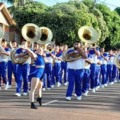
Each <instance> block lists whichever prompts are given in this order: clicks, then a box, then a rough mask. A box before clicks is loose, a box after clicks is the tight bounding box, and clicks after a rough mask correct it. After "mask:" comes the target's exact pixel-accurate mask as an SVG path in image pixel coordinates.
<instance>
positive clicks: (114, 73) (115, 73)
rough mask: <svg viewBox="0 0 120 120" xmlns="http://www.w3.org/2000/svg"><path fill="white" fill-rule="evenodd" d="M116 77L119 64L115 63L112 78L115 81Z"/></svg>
mask: <svg viewBox="0 0 120 120" xmlns="http://www.w3.org/2000/svg"><path fill="white" fill-rule="evenodd" d="M116 77H117V66H116V65H114V64H113V71H112V80H113V81H114V80H115V78H116Z"/></svg>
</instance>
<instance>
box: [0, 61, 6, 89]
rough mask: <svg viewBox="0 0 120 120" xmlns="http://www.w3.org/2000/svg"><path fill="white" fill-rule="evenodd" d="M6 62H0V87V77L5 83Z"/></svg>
mask: <svg viewBox="0 0 120 120" xmlns="http://www.w3.org/2000/svg"><path fill="white" fill-rule="evenodd" d="M6 73H7V62H1V63H0V87H1V77H2V78H3V83H4V84H7V78H6Z"/></svg>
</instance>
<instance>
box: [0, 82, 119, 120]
mask: <svg viewBox="0 0 120 120" xmlns="http://www.w3.org/2000/svg"><path fill="white" fill-rule="evenodd" d="M65 93H66V86H61V87H59V88H58V87H55V88H53V89H52V90H46V91H43V105H42V106H41V107H39V104H38V103H37V102H36V105H37V106H38V107H39V108H38V109H37V110H33V109H30V102H29V97H28V96H21V97H16V96H15V95H14V94H15V86H13V87H12V88H10V89H8V90H3V89H2V90H1V91H0V120H120V83H115V84H114V85H110V86H108V87H106V88H100V89H99V90H98V91H97V92H96V93H92V92H91V91H90V92H89V95H88V96H83V97H82V100H81V101H77V100H76V97H74V96H73V97H72V100H71V101H66V100H65Z"/></svg>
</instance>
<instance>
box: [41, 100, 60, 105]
mask: <svg viewBox="0 0 120 120" xmlns="http://www.w3.org/2000/svg"><path fill="white" fill-rule="evenodd" d="M57 101H58V100H53V101H50V102H47V103H43V104H42V105H49V104H51V103H54V102H57Z"/></svg>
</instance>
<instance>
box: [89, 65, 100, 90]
mask: <svg viewBox="0 0 120 120" xmlns="http://www.w3.org/2000/svg"><path fill="white" fill-rule="evenodd" d="M90 71H91V73H90V80H91V89H93V88H95V87H97V86H98V84H99V83H98V81H97V80H98V66H97V64H91V66H90Z"/></svg>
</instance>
